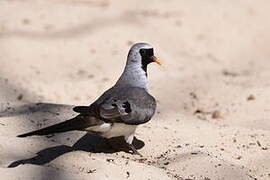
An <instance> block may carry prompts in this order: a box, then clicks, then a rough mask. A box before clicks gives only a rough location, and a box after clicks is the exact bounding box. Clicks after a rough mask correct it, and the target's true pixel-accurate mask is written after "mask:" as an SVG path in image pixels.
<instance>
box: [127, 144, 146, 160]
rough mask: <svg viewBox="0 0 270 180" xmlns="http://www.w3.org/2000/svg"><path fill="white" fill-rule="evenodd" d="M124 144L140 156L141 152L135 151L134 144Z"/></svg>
mask: <svg viewBox="0 0 270 180" xmlns="http://www.w3.org/2000/svg"><path fill="white" fill-rule="evenodd" d="M126 144H127V146H128V147H129V149H131V150H132V152H133V154H136V155H139V156H141V157H142V154H141V153H139V151H137V149H136V148H135V146H134V145H133V144H129V143H126Z"/></svg>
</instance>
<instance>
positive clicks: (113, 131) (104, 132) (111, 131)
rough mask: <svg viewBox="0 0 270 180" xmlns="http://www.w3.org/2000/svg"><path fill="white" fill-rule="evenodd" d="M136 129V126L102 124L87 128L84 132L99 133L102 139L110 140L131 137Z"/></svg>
mask: <svg viewBox="0 0 270 180" xmlns="http://www.w3.org/2000/svg"><path fill="white" fill-rule="evenodd" d="M136 127H137V125H127V124H123V123H113V124H110V123H103V124H101V125H99V126H93V127H89V128H87V129H86V130H87V131H91V132H99V133H100V135H101V136H102V137H105V138H111V137H118V136H129V135H133V134H134V132H135V130H136Z"/></svg>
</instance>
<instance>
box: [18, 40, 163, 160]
mask: <svg viewBox="0 0 270 180" xmlns="http://www.w3.org/2000/svg"><path fill="white" fill-rule="evenodd" d="M152 62H156V63H157V64H159V65H161V61H160V59H158V58H157V57H156V56H155V55H154V48H153V46H152V45H150V44H148V43H136V44H134V45H132V46H131V48H130V50H129V52H128V56H127V61H126V65H125V68H124V71H123V73H122V74H121V76H120V78H119V79H118V80H117V81H116V83H115V85H114V86H112V87H111V88H109V89H108V90H107V91H105V92H104V93H103V94H102V95H101V96H100V97H99V98H97V99H96V100H95V101H94V102H93V103H92V104H90V105H89V106H75V107H74V108H73V111H75V112H77V113H79V114H78V115H77V116H75V117H73V118H71V119H69V120H66V121H63V122H60V123H58V124H55V125H52V126H49V127H45V128H42V129H39V130H36V131H32V132H28V133H25V134H21V135H18V136H17V137H27V136H33V135H37V136H42V135H49V134H55V133H63V132H67V131H75V130H77V131H86V132H88V133H94V134H98V135H100V136H101V137H103V138H105V139H109V138H112V137H120V136H123V137H124V140H125V144H126V146H127V147H128V148H129V150H131V151H132V153H133V154H138V155H141V154H140V153H139V152H138V151H137V149H136V148H135V146H134V145H133V144H132V142H133V139H134V133H135V130H136V128H137V126H138V125H140V124H144V123H147V122H148V121H150V120H151V118H152V117H153V115H154V114H155V110H156V100H155V98H154V97H153V96H152V95H150V94H149V90H148V79H147V76H148V74H147V66H148V65H149V64H150V63H152ZM111 147H112V146H111Z"/></svg>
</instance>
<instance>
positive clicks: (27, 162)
mask: <svg viewBox="0 0 270 180" xmlns="http://www.w3.org/2000/svg"><path fill="white" fill-rule="evenodd" d="M269 7H270V2H269V1H267V0H258V1H252V0H237V1H235V0H205V1H198V0H189V1H184V0H169V1H162V0H149V1H128V2H127V1H120V0H119V1H112V0H110V1H109V0H95V1H94V0H93V1H91V0H46V1H45V0H43V1H41V0H37V1H34V0H1V1H0V63H1V64H0V65H1V66H0V88H1V89H0V116H1V117H0V174H1V179H36V180H45V179H100V180H103V179H115V180H116V179H117V180H118V179H151V180H153V179H162V180H163V179H196V180H210V179H211V180H221V179H224V180H251V179H253V180H255V179H257V180H267V179H270V119H269V117H270V106H269V104H270V96H269V92H270V71H269V69H270V33H269V32H270V21H269V17H270V11H269ZM141 41H143V42H149V43H151V44H152V45H154V46H155V50H156V55H157V56H158V57H160V59H162V60H163V62H164V63H163V65H162V66H161V67H159V66H158V65H151V67H149V81H150V89H151V93H152V94H153V95H154V96H155V97H156V99H157V100H158V110H157V113H156V115H155V117H154V118H153V119H152V121H151V122H149V123H147V124H145V125H141V126H140V127H139V128H138V129H137V132H136V138H137V139H136V140H135V141H134V143H135V145H136V147H137V148H138V149H139V151H140V152H141V153H142V154H143V155H144V157H142V158H141V157H139V156H133V155H131V154H130V153H127V152H125V151H126V149H124V148H121V141H120V140H119V139H112V141H113V144H114V145H115V146H117V147H118V146H119V151H112V150H111V149H110V148H108V147H107V146H106V144H105V143H104V141H103V140H102V139H101V138H99V137H97V136H91V135H87V134H85V133H82V132H69V133H64V134H58V135H54V136H48V137H29V138H24V139H21V138H17V137H16V135H18V134H20V133H24V132H27V131H31V130H34V129H37V128H41V127H45V126H48V125H51V124H55V123H56V122H60V121H64V120H66V119H67V118H70V117H72V116H74V115H75V113H74V112H72V106H74V105H87V104H90V103H91V102H92V101H93V100H95V98H97V97H98V96H99V95H100V94H101V93H102V92H103V91H104V90H106V89H107V88H109V87H110V86H112V85H113V84H114V82H115V81H116V79H117V78H118V77H119V75H120V73H121V72H122V69H123V66H124V64H125V61H126V55H127V51H128V49H129V47H130V45H131V44H132V43H134V42H141Z"/></svg>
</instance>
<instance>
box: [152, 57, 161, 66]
mask: <svg viewBox="0 0 270 180" xmlns="http://www.w3.org/2000/svg"><path fill="white" fill-rule="evenodd" d="M151 60H152V61H153V62H156V63H157V64H159V65H161V60H160V59H158V58H157V57H156V56H152V57H151Z"/></svg>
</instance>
